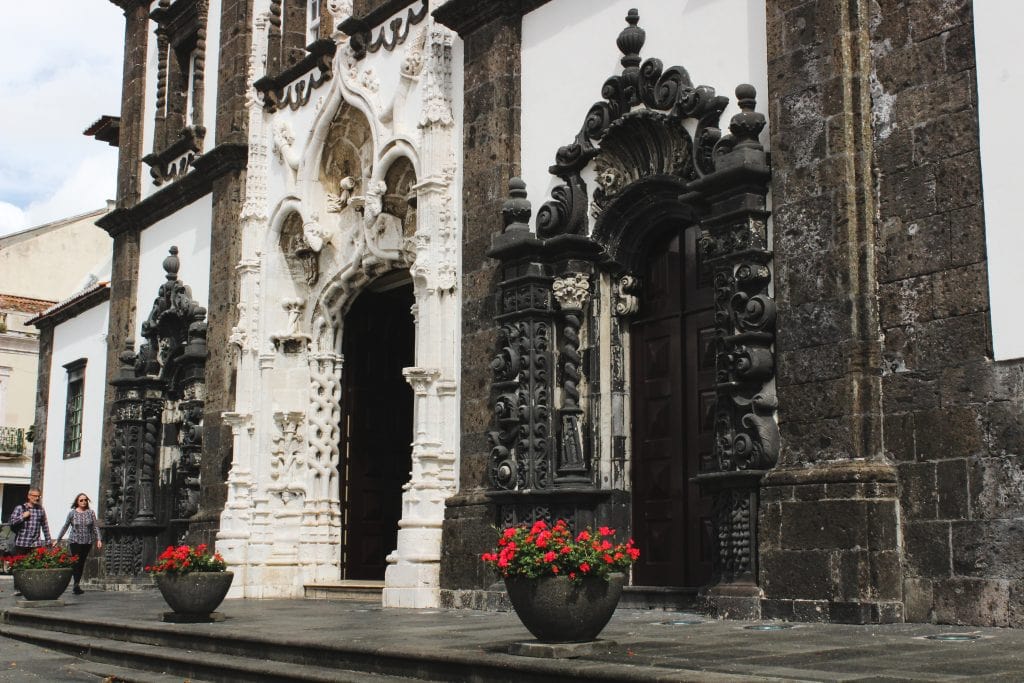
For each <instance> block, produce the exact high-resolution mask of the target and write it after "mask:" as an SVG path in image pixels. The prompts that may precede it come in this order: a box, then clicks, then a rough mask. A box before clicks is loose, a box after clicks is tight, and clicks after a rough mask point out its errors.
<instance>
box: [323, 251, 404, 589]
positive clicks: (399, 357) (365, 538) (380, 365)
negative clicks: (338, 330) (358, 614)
mask: <svg viewBox="0 0 1024 683" xmlns="http://www.w3.org/2000/svg"><path fill="white" fill-rule="evenodd" d="M413 301H414V299H413V285H412V280H411V279H410V278H409V273H408V272H407V271H404V270H403V271H392V272H391V273H388V274H387V275H384V276H381V277H379V278H377V279H376V280H374V281H373V282H372V283H370V285H369V286H368V287H367V288H366V289H365V290H364V291H363V292H362V293H361V294H360V295H359V296H358V298H357V299H356V300H355V301H354V302H353V304H352V306H351V308H349V310H348V313H346V315H345V326H344V338H343V341H342V354H343V356H344V371H343V373H342V400H341V405H342V413H341V435H342V443H341V460H340V464H339V470H340V472H339V473H340V482H341V509H342V530H343V537H342V550H341V552H342V557H341V567H342V578H344V579H374V580H380V579H383V578H384V569H385V567H386V566H387V562H386V558H387V555H388V553H390V552H391V551H393V550H394V549H395V548H396V546H397V534H398V521H399V519H400V518H401V516H402V486H403V485H404V484H405V483H406V482H407V481H408V479H409V471H410V469H411V466H412V464H411V457H412V456H411V453H412V446H411V444H412V440H413V396H412V389H411V388H410V387H409V384H408V383H407V382H406V380H405V377H404V376H403V375H402V370H403V368H406V367H409V366H411V365H413V358H414V342H415V325H414V321H413V317H412V313H411V310H410V309H411V307H412V305H413Z"/></svg>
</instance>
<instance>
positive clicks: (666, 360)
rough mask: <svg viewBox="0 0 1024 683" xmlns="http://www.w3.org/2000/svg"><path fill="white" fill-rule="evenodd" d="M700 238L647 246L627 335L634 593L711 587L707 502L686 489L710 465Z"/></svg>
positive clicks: (709, 297) (709, 338)
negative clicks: (637, 588) (636, 556)
mask: <svg viewBox="0 0 1024 683" xmlns="http://www.w3.org/2000/svg"><path fill="white" fill-rule="evenodd" d="M698 237H699V230H698V228H697V227H695V226H693V227H689V228H686V229H677V230H673V231H671V234H670V235H669V236H667V237H665V238H663V239H662V240H661V241H660V242H658V243H657V244H655V245H653V247H652V249H651V250H650V258H649V259H648V262H647V263H648V267H647V272H646V273H645V274H644V280H643V289H642V292H643V294H642V299H641V302H640V311H639V313H638V317H637V318H636V319H635V320H634V321H633V324H632V325H631V327H630V344H631V361H632V371H631V384H632V387H631V393H632V411H633V434H632V436H633V454H632V459H633V462H632V472H633V495H632V500H633V536H634V538H635V539H636V542H637V545H638V546H639V547H640V548H641V549H642V551H643V554H642V555H641V557H640V561H639V562H637V564H636V565H635V568H634V576H633V581H634V583H635V584H637V585H646V586H687V587H696V586H700V585H703V584H705V583H707V582H708V580H709V579H710V578H711V558H712V551H713V548H714V544H713V538H712V528H711V498H710V497H701V495H700V491H699V488H698V487H697V485H696V484H695V483H693V482H692V481H691V479H692V478H693V477H694V476H696V475H697V474H698V472H699V471H700V463H701V462H702V460H704V459H710V458H711V457H712V451H713V436H714V408H715V390H714V381H715V359H714V346H713V338H714V306H713V304H714V299H713V295H714V292H713V288H712V283H711V281H710V278H709V277H707V276H706V274H705V273H703V272H702V269H701V268H700V267H699V263H698V249H697V247H698V245H697V240H698Z"/></svg>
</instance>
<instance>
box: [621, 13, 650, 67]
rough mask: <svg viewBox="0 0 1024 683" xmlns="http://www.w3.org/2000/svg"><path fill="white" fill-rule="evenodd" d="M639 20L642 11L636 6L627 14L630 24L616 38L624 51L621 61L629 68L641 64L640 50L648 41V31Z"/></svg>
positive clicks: (627, 20) (627, 21)
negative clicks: (641, 26) (639, 24)
mask: <svg viewBox="0 0 1024 683" xmlns="http://www.w3.org/2000/svg"><path fill="white" fill-rule="evenodd" d="M639 21H640V12H638V11H637V9H636V8H635V7H634V8H633V9H631V10H629V13H628V14H627V15H626V23H628V24H629V26H627V27H626V28H624V29H622V32H621V33H619V37H618V38H616V39H615V44H616V45H618V46H619V50H621V51H622V59H621V60H620V62H621V64H622V66H624V67H626V68H627V69H628V68H629V67H637V66H640V50H642V49H643V47H644V43H645V42H646V41H647V32H646V31H644V30H643V29H642V28H640V27H639V26H637V23H639Z"/></svg>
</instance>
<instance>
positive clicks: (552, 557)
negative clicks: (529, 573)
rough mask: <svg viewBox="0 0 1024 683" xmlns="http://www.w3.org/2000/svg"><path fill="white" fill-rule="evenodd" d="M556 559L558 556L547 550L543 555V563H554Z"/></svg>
mask: <svg viewBox="0 0 1024 683" xmlns="http://www.w3.org/2000/svg"><path fill="white" fill-rule="evenodd" d="M556 557H558V555H557V554H556V553H555V551H553V550H549V551H547V552H546V553H544V561H545V562H554V561H555V558H556Z"/></svg>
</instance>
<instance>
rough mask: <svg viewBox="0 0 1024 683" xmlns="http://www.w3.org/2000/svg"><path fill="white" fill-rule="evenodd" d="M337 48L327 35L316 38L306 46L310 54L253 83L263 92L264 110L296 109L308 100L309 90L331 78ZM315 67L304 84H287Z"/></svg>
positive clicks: (310, 91)
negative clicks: (293, 86)
mask: <svg viewBox="0 0 1024 683" xmlns="http://www.w3.org/2000/svg"><path fill="white" fill-rule="evenodd" d="M337 49H338V46H337V44H336V43H335V42H334V41H333V40H330V39H329V38H321V39H320V40H315V41H313V42H312V43H310V44H309V45H307V46H306V51H307V52H308V53H309V54H307V55H306V56H305V57H303V58H302V60H301V61H299V62H296V63H295V64H293V65H292V66H291V67H289V68H287V69H285V70H284V71H282V72H281V73H279V74H277V75H276V76H264V77H263V78H261V79H259V80H257V81H256V82H255V83H253V84H252V85H253V87H254V88H256V90H258V91H260V92H261V93H263V106H264V107H265V108H266V109H267V111H270V112H275V111H277V110H278V109H282V108H284V107H285V106H292V108H293V109H297V108H298V107H299V106H302V105H303V104H305V103H306V102H308V101H309V95H310V93H312V91H313V90H315V89H316V88H318V87H320V85H322V84H323V83H324V82H325V81H327V80H328V79H330V77H331V61H332V60H333V58H334V53H335V52H336V51H337ZM314 68H315V69H319V75H314V76H313V78H312V79H311V80H310V82H309V85H308V86H307V87H304V88H303V89H300V90H297V91H296V90H294V89H291V88H289V87H288V86H289V85H291V83H292V82H293V81H296V80H298V79H299V78H301V77H303V76H305V75H306V74H308V73H309V72H310V71H312V70H313V69H314Z"/></svg>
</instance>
